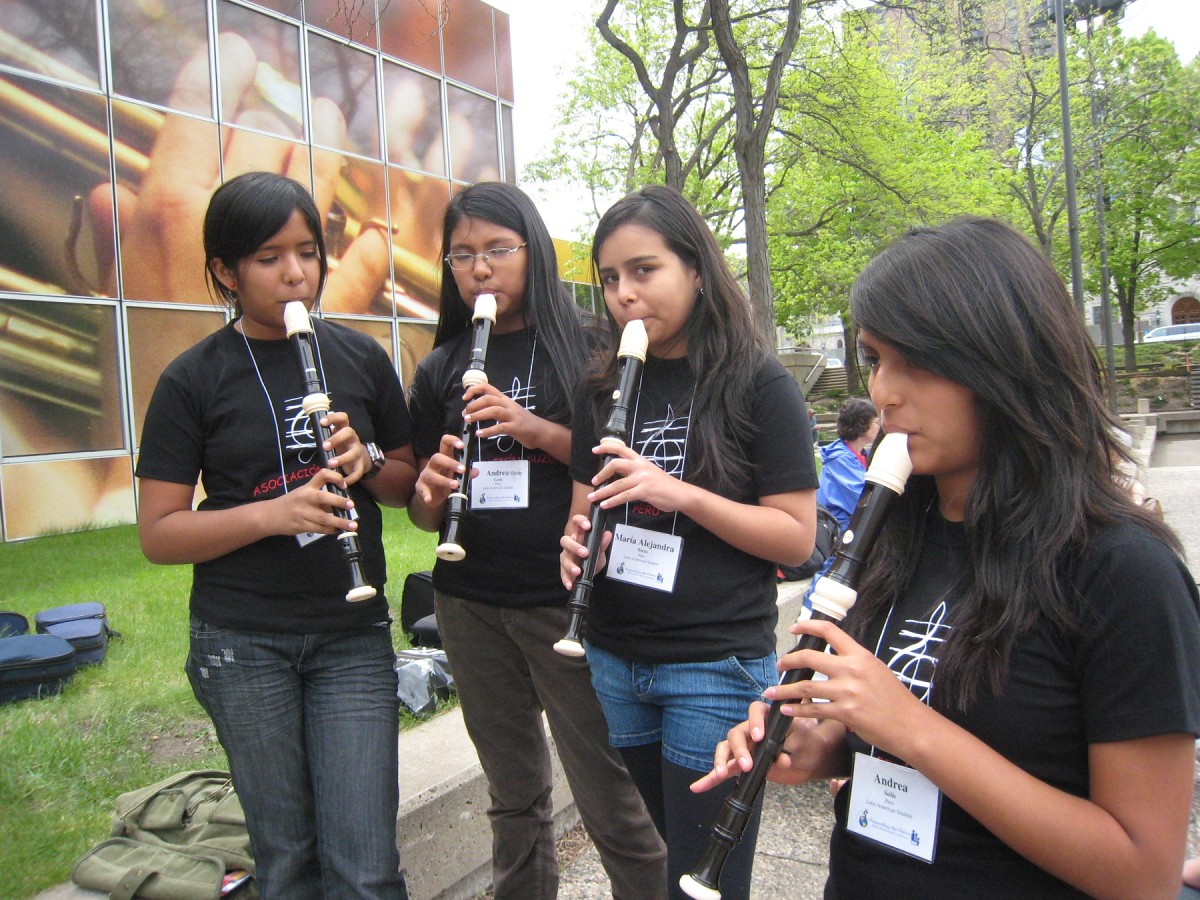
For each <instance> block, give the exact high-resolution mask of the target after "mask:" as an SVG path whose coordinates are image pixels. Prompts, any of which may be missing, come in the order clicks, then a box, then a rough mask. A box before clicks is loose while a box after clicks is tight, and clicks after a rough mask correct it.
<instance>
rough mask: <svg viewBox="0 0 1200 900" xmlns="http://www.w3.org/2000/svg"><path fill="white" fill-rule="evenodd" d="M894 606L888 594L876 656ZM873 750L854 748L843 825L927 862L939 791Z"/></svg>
mask: <svg viewBox="0 0 1200 900" xmlns="http://www.w3.org/2000/svg"><path fill="white" fill-rule="evenodd" d="M895 611H896V601H895V599H894V598H893V600H892V605H891V607H890V608H889V609H888V614H887V616H886V618H885V619H884V622H883V629H882V630H881V631H880V633H879V639H878V640H877V641H876V642H875V656H876V658H879V654H880V651H881V650H882V649H883V642H884V640H885V638H886V636H887V633H888V629H889V628H890V627H891V621H892V614H893V613H894V612H895ZM893 674H895V673H893ZM897 677H898V676H897ZM930 689H932V684H931V685H930ZM878 752H879V751H878V748H877V747H876V746H875V745H871V750H870V753H868V754H862V753H858V754H855V759H854V776H855V777H854V778H853V779H852V780H851V782H850V801H849V810H848V818H847V821H846V830H847V831H849V832H850V833H852V834H857V835H860V836H861V837H864V838H866V839H868V840H871V841H874V842H875V843H878V844H882V845H884V846H887V847H890V848H892V849H893V850H898V851H900V852H901V853H904V854H905V855H907V856H911V857H913V858H915V859H918V860H921V861H923V862H925V863H933V861H934V858H935V856H936V853H937V837H938V822H939V820H940V818H941V805H942V792H941V791H940V790H939V789H938V787H937V785H935V784H934V783H933V782H932V781H930V780H929V779H928V778H926V777H925V776H924V775H922V774H921V773H920V772H918V771H917V770H915V769H913V768H911V767H909V766H905V765H902V764H899V763H893V762H890V761H888V760H886V759H884V758H882V757H880V756H879V755H878ZM860 770H861V771H860Z"/></svg>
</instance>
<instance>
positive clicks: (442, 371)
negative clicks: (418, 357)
mask: <svg viewBox="0 0 1200 900" xmlns="http://www.w3.org/2000/svg"><path fill="white" fill-rule="evenodd" d="M470 353H471V331H470V330H468V331H465V332H463V333H462V334H460V335H458V336H457V337H455V338H453V339H452V340H449V341H447V342H446V343H444V344H442V345H441V346H440V347H437V348H436V349H435V350H434V351H433V352H432V353H430V354H429V355H428V356H426V357H425V358H424V359H423V360H422V361H421V364H420V365H419V366H417V371H416V374H415V375H414V376H413V382H412V386H411V387H410V388H409V408H410V409H411V411H412V417H413V432H414V439H413V447H414V449H415V450H416V453H417V456H419V457H422V458H428V457H430V456H432V455H433V454H434V453H436V452H437V451H438V446H439V444H440V442H441V439H442V435H444V434H453V435H460V436H461V434H462V427H463V419H462V410H463V401H462V395H463V387H462V374H463V370H464V369H466V367H467V361H468V360H469V358H470ZM550 369H551V364H550V358H549V356H548V355H547V353H546V349H545V346H544V344H539V343H538V342H537V339H536V336H535V332H534V330H533V329H523V330H521V331H516V332H510V333H507V334H493V335H492V336H491V338H490V340H489V342H488V352H487V361H486V365H485V367H484V370H485V371H486V373H487V376H488V381H489V382H490V383H491V384H493V385H495V386H496V387H497V388H499V389H500V390H501V391H503V392H504V393H505V394H507V395H508V396H509V397H511V398H513V399H514V400H516V401H517V402H518V403H520V404H521V405H522V406H524V407H525V408H526V409H528V410H529V411H530V412H532V413H534V414H535V415H537V416H539V417H541V418H550V416H548V415H547V411H548V410H550V409H557V410H561V411H562V412H560V413H558V414H557V416H556V417H555V418H552V419H551V420H552V421H556V422H557V423H558V424H561V425H567V424H568V422H567V413H568V412H569V407H570V404H569V399H568V398H565V397H562V396H555V391H554V388H553V384H554V382H553V380H552V379H551V378H550ZM471 459H472V462H476V461H479V460H484V461H492V460H519V459H524V460H526V461H527V462H528V463H529V500H528V505H527V506H526V507H524V508H521V509H469V510H468V511H467V514H466V515H465V516H464V517H463V519H462V524H461V530H460V535H461V543H462V546H463V549H464V550H465V551H466V554H467V555H466V557H465V558H464V559H462V560H459V561H458V562H447V561H445V560H441V559H439V560H438V561H437V563H436V564H435V565H434V567H433V583H434V586H435V587H436V588H437V589H438V590H440V591H444V592H445V593H447V594H451V595H453V596H455V597H462V598H463V599H466V600H471V601H473V602H476V603H486V604H489V605H492V606H504V607H509V608H527V607H535V606H557V605H561V604H565V603H566V602H567V593H566V591H564V590H563V586H562V582H561V581H560V580H559V576H558V553H559V546H558V539H559V536H560V535H562V532H563V527H564V526H565V525H566V522H567V516H568V514H569V513H570V509H571V480H570V477H569V476H568V475H567V467H566V466H565V465H563V464H562V463H561V462H559V461H558V460H556V459H555V458H554V457H553V456H551V455H550V454H549V453H548V452H546V451H545V450H542V449H539V448H530V447H522V445H521V444H520V442H518V441H517V440H515V439H514V438H512V437H510V436H508V435H501V436H499V437H493V438H489V439H487V440H484V441H479V440H478V439H476V440H475V441H473V442H472V446H471Z"/></svg>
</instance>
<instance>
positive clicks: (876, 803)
mask: <svg viewBox="0 0 1200 900" xmlns="http://www.w3.org/2000/svg"><path fill="white" fill-rule="evenodd" d="M850 787H851V790H850V808H849V811H848V819H847V822H846V830H847V831H851V832H853V833H855V834H861V835H862V836H863V837H865V838H867V839H869V840H872V841H875V842H876V843H879V844H883V845H885V846H887V847H891V848H892V849H893V850H899V851H900V852H901V853H906V854H908V855H909V856H912V857H915V858H917V859H920V860H924V861H925V862H927V863H931V862H933V854H934V850H935V846H936V844H937V826H938V817H939V816H940V814H941V811H942V792H941V791H939V790H938V789H937V787H936V786H935V785H934V783H933V782H932V781H930V780H929V779H928V778H926V777H925V776H924V775H922V774H921V773H920V772H918V771H917V770H916V769H910V768H909V767H908V766H901V765H897V764H896V763H892V762H888V761H887V760H884V759H876V758H875V757H873V756H868V755H867V754H865V753H856V754H854V779H853V780H852V781H851V782H850Z"/></svg>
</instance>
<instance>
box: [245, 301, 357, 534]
mask: <svg viewBox="0 0 1200 900" xmlns="http://www.w3.org/2000/svg"><path fill="white" fill-rule="evenodd" d="M238 333H239V334H240V335H241V336H242V343H244V344H245V345H246V352H247V353H248V354H250V365H252V366H253V367H254V375H255V377H257V378H258V386H259V387H260V388H262V392H263V397H265V398H266V401H267V413H268V414H269V416H270V418H271V429H272V431H273V432H274V434H275V447H276V450H277V452H278V454H279V456H278V458H279V481H280V483H281V484H282V485H283V492H284V493H285V494H286V493H287V492H288V477H287V466H286V465H285V464H284V461H283V441H282V440H280V438H279V420H278V418H277V416H276V415H275V403H274V401H272V400H271V392H270V391H269V390H267V382H266V380H265V379H264V378H263V375H262V370H261V369H259V367H258V360H257V359H255V357H254V349H253V348H252V347H251V346H250V339H249V338H247V337H246V332H244V331H239V332H238ZM316 337H317V332H316V323H315V322H314V323H313V349H314V351H315V354H316V357H317V368H318V369H320V370H321V383H322V384H328V383H329V382H328V381H327V380H326V378H325V361H324V359H323V358H322V357H321V344H320V342H319V341H318V340H317V339H316ZM285 412H286V410H285ZM319 437H320V436H319V435H314V436H313V440H314V442H315V441H316V440H318V439H319ZM313 446H314V448H315V447H316V444H315V443H314V444H313ZM289 449H290V448H289ZM296 449H297V450H303V449H304V447H303V446H300V445H297V446H296ZM350 518H352V519H357V518H358V513H357V512H356V511H355V510H353V509H351V510H350ZM322 537H325V535H323V534H315V533H313V532H304V533H302V534H298V535H296V540H297V541H298V542H299V543H300V545H301V546H304V545H305V544H307V543H309V542H311V541H313V540H317V539H319V538H322Z"/></svg>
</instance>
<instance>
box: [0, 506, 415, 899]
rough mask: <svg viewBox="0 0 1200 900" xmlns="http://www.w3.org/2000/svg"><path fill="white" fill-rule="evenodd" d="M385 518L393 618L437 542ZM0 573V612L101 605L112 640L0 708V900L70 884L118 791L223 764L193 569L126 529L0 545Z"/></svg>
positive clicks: (396, 516)
mask: <svg viewBox="0 0 1200 900" xmlns="http://www.w3.org/2000/svg"><path fill="white" fill-rule="evenodd" d="M384 521H385V532H384V533H385V548H386V552H387V558H388V571H389V572H390V573H391V577H390V579H389V587H390V592H389V593H390V596H389V602H390V605H391V607H392V613H393V618H394V619H396V620H397V621H399V602H400V588H401V586H402V585H403V582H404V576H405V575H406V574H407V573H408V572H410V571H414V570H419V569H428V568H431V567H432V564H433V547H434V544H435V542H436V541H435V536H434V535H432V534H427V533H425V532H421V531H418V530H417V529H416V528H415V527H414V526H412V525H411V524H410V523H409V522H408V517H407V514H405V513H403V512H401V511H398V510H392V509H385V510H384ZM0 569H2V570H3V572H4V575H5V594H4V599H3V600H2V601H0V607H2V608H4V609H7V610H13V611H15V612H20V613H22V614H24V615H25V616H26V617H27V618H29V620H30V622H32V621H33V616H34V614H35V613H37V612H38V611H40V610H43V609H47V608H49V607H52V606H60V605H64V604H69V603H83V602H88V601H99V602H102V603H104V604H105V606H106V609H107V612H108V616H109V619H110V621H111V623H112V626H113V628H115V629H116V630H117V631H119V632H121V634H122V635H123V636H122V637H121V638H119V639H117V640H113V641H111V642H110V643H109V647H108V655H107V658H106V659H105V661H104V663H103V664H101V665H98V666H88V667H86V668H83V669H80V670H79V671H78V672H77V673H76V674H75V675H74V677H73V678H72V680H71V681H70V683H69V684H68V685H67V688H66V689H65V690H64V691H63V693H62V694H60V695H58V696H56V697H51V698H47V699H45V700H27V701H23V702H21V703H13V704H6V705H4V706H0V771H3V773H4V777H3V778H0V847H3V848H4V850H3V853H0V898H13V900H25V898H28V897H31V896H33V895H34V894H36V893H38V892H39V891H42V890H45V889H47V888H49V887H51V886H53V885H55V884H58V883H61V882H64V881H67V880H68V879H69V878H70V873H71V865H72V863H73V862H74V861H75V860H76V859H77V858H78V857H79V856H81V855H82V854H83V853H84V852H85V851H86V850H87V849H88V848H89V847H91V846H92V845H94V844H95V843H97V842H98V841H100V840H101V839H103V838H104V837H106V836H107V834H108V823H109V815H110V814H111V812H112V806H113V800H114V799H115V798H116V796H117V794H120V793H122V792H124V791H127V790H131V789H133V788H136V787H141V786H143V785H147V784H151V783H153V782H154V781H156V780H158V779H160V778H163V777H165V776H167V775H170V774H171V773H173V772H176V771H182V770H184V769H195V768H207V767H211V768H225V767H226V765H227V764H226V762H225V756H224V752H223V751H222V750H221V747H220V745H219V744H218V743H217V742H216V739H215V737H214V735H213V733H212V729H211V725H210V724H209V722H208V719H207V717H206V716H205V714H204V711H203V710H202V709H201V708H200V706H199V704H198V703H197V702H196V700H195V698H194V697H193V696H192V692H191V688H190V687H189V685H188V683H187V677H186V676H185V675H184V672H183V662H184V659H185V657H186V655H187V597H188V591H189V587H190V584H191V567H190V566H154V565H151V564H150V563H148V562H146V560H145V559H144V558H143V556H142V554H141V550H140V548H139V546H138V540H137V532H136V529H135V528H133V527H131V526H126V527H120V528H109V529H104V530H100V531H90V532H85V533H79V534H64V535H56V536H53V537H45V538H39V539H38V540H34V541H28V542H25V543H9V544H0ZM394 634H395V635H396V638H397V641H398V644H399V643H403V639H402V637H401V635H400V634H399V630H398V628H397V629H395V631H394ZM414 721H415V720H413V719H412V718H411V717H406V722H405V725H411V724H413V723H414Z"/></svg>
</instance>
